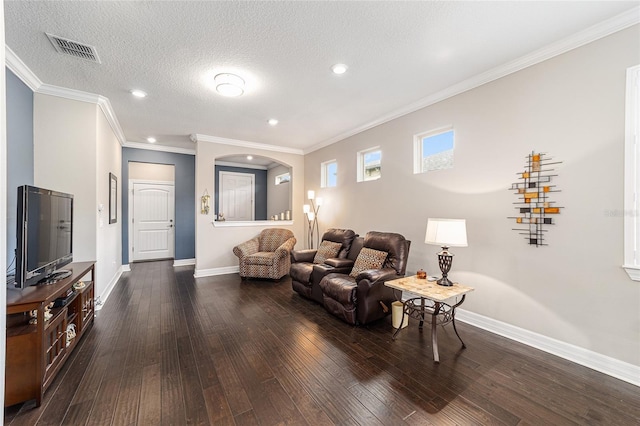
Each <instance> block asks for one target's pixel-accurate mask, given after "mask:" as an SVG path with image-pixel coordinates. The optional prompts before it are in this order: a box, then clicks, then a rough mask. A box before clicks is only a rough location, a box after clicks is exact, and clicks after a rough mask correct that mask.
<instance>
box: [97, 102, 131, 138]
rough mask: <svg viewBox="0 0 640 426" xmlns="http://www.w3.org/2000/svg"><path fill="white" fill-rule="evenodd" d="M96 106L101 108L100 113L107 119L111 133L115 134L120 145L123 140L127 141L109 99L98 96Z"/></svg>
mask: <svg viewBox="0 0 640 426" xmlns="http://www.w3.org/2000/svg"><path fill="white" fill-rule="evenodd" d="M98 106H99V107H100V109H101V110H102V113H103V114H104V116H105V118H106V119H107V122H108V123H109V126H110V127H111V130H113V133H114V134H115V135H116V138H117V139H118V142H120V146H123V145H124V144H125V142H127V137H126V136H125V135H124V132H123V131H122V127H120V122H119V121H118V117H116V113H115V111H113V108H112V107H111V102H110V101H109V99H108V98H105V97H104V96H99V97H98Z"/></svg>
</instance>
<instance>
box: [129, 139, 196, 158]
mask: <svg viewBox="0 0 640 426" xmlns="http://www.w3.org/2000/svg"><path fill="white" fill-rule="evenodd" d="M122 146H123V147H124V148H136V149H146V150H147V151H161V152H172V153H174V154H186V155H196V150H195V149H189V148H178V147H176V146H167V145H155V144H150V143H141V142H129V141H125V143H123V144H122Z"/></svg>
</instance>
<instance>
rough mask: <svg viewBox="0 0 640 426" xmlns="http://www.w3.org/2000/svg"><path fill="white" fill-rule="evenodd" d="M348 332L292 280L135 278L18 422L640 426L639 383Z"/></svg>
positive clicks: (543, 358) (483, 338)
mask: <svg viewBox="0 0 640 426" xmlns="http://www.w3.org/2000/svg"><path fill="white" fill-rule="evenodd" d="M458 329H459V331H460V334H461V336H462V338H463V339H464V340H465V343H466V344H467V348H466V349H461V347H460V343H459V341H458V340H457V338H456V336H455V334H454V333H453V329H452V328H451V327H450V326H448V327H445V328H441V329H440V333H439V334H438V337H439V346H440V359H441V363H440V364H439V365H438V364H434V363H433V360H432V354H431V340H430V333H429V329H428V328H425V331H424V332H423V333H419V332H418V328H417V327H416V324H415V323H411V324H410V325H409V327H408V328H406V329H405V330H403V331H402V332H401V333H400V335H399V336H398V340H396V341H395V342H393V341H392V340H391V334H392V330H393V328H392V327H391V318H390V317H388V318H386V319H384V320H381V321H378V322H377V323H374V324H372V325H369V326H366V327H352V326H349V325H347V324H345V323H343V322H341V321H339V320H338V319H336V318H334V317H332V316H330V315H329V314H328V313H327V312H326V311H325V310H324V308H323V307H322V306H320V305H318V304H315V303H313V302H311V301H309V300H306V299H303V298H301V297H300V296H298V295H297V294H296V293H294V292H293V291H292V290H291V283H290V280H289V279H288V278H285V279H283V280H282V281H280V282H277V283H274V282H270V281H252V280H248V281H244V282H242V281H241V280H240V278H239V276H238V275H226V276H217V277H209V278H199V279H194V278H193V268H189V267H181V268H176V269H174V268H172V266H171V262H168V261H166V262H151V263H139V264H134V265H133V266H132V271H131V272H129V273H125V274H124V275H123V277H122V278H121V280H120V282H119V283H118V284H117V286H116V287H115V289H114V290H113V293H112V294H111V296H110V298H109V300H108V301H107V303H106V304H105V306H104V308H103V309H102V310H101V311H99V312H98V315H97V317H96V318H95V324H94V326H93V328H92V329H91V330H89V332H88V333H87V334H86V335H85V336H84V338H83V339H82V341H80V342H79V344H78V346H77V347H76V350H75V351H74V353H73V354H72V355H71V357H70V358H69V360H68V362H67V364H66V365H65V367H64V368H63V370H61V372H60V374H59V375H58V377H57V378H56V379H55V381H54V383H53V384H52V385H51V387H50V388H49V390H48V391H47V393H46V394H45V397H44V400H43V404H42V406H40V407H39V408H34V405H35V403H34V402H33V401H32V402H27V403H25V404H23V405H22V406H20V405H18V406H13V407H9V408H7V409H5V423H6V424H12V425H25V424H26V425H33V424H46V425H57V424H64V425H80V424H90V425H93V424H103V425H134V424H139V425H156V424H174V425H185V424H228V425H252V424H259V425H276V424H278V425H280V424H291V425H306V424H309V425H332V424H338V425H381V424H383V425H401V424H412V425H430V424H435V425H448V424H458V425H466V424H483V425H484V424H507V425H516V424H518V425H525V424H530V425H562V424H604V425H637V424H640V398H639V394H640V392H639V390H640V389H639V388H638V387H635V386H633V385H630V384H628V383H625V382H623V381H620V380H617V379H614V378H611V377H609V376H606V375H604V374H601V373H598V372H595V371H593V370H590V369H588V368H585V367H581V366H579V365H576V364H573V363H571V362H569V361H566V360H563V359H561V358H558V357H555V356H552V355H549V354H546V353H544V352H541V351H538V350H536V349H533V348H530V347H528V346H525V345H522V344H519V343H516V342H513V341H511V340H508V339H505V338H502V337H500V336H497V335H494V334H491V333H488V332H486V331H483V330H480V329H478V328H475V327H472V326H470V325H467V324H464V323H459V327H458Z"/></svg>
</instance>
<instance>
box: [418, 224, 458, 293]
mask: <svg viewBox="0 0 640 426" xmlns="http://www.w3.org/2000/svg"><path fill="white" fill-rule="evenodd" d="M424 242H425V244H433V245H437V246H441V247H442V251H441V252H440V253H438V264H439V266H440V271H441V272H442V278H440V279H439V280H438V281H437V282H438V284H440V285H443V286H452V285H453V283H452V282H451V281H450V280H449V278H447V274H448V273H449V270H450V269H451V263H452V262H453V254H452V253H450V252H449V247H466V246H467V225H466V221H465V220H464V219H433V218H428V219H427V234H426V235H425V237H424Z"/></svg>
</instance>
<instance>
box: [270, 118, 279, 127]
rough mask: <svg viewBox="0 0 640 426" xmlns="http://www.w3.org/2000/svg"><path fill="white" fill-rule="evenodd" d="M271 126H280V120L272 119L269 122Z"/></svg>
mask: <svg viewBox="0 0 640 426" xmlns="http://www.w3.org/2000/svg"><path fill="white" fill-rule="evenodd" d="M269 124H270V125H272V126H275V125H276V124H278V120H276V119H275V118H272V119H270V120H269Z"/></svg>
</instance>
